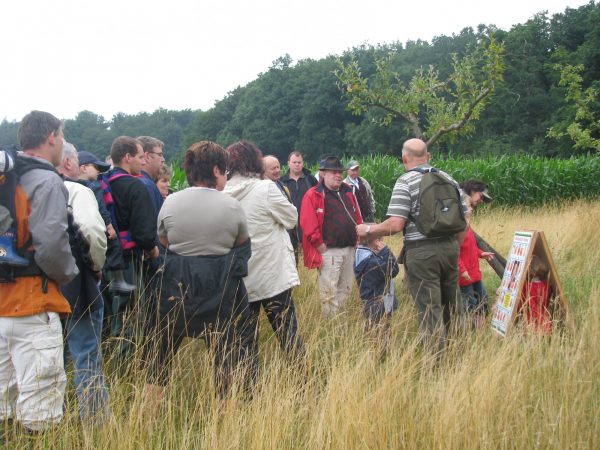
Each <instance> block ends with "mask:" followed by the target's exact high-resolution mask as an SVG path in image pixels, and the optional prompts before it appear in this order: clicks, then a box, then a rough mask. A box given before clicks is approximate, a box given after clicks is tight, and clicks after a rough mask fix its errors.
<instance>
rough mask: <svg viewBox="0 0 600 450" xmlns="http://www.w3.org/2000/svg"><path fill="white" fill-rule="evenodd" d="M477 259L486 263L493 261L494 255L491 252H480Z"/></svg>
mask: <svg viewBox="0 0 600 450" xmlns="http://www.w3.org/2000/svg"><path fill="white" fill-rule="evenodd" d="M479 257H480V258H483V259H485V260H486V261H491V260H492V259H494V254H493V253H492V252H481V255H479Z"/></svg>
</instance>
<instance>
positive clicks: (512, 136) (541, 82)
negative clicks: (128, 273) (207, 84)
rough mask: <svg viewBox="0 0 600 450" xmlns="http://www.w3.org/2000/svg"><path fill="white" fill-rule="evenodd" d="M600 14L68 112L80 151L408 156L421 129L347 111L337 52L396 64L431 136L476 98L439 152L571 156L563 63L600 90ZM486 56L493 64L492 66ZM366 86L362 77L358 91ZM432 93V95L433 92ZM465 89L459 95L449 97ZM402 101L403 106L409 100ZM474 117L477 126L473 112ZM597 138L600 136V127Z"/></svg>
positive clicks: (379, 113)
mask: <svg viewBox="0 0 600 450" xmlns="http://www.w3.org/2000/svg"><path fill="white" fill-rule="evenodd" d="M598 23H600V3H599V2H597V1H590V2H589V3H588V4H586V5H582V6H580V7H578V8H567V9H565V11H564V12H562V13H558V14H554V15H548V14H546V13H542V14H536V15H535V16H534V17H532V18H531V19H530V20H528V21H526V22H525V23H523V24H519V25H515V26H514V27H512V28H511V29H510V30H506V31H505V30H498V29H496V28H494V27H492V26H485V25H480V26H479V27H478V28H477V29H475V30H474V29H473V28H464V29H463V30H460V31H459V32H458V33H456V34H452V35H450V36H436V37H434V38H433V39H432V40H431V42H426V41H421V40H417V41H408V42H406V43H399V42H393V43H386V44H382V45H376V46H371V45H361V46H357V47H355V48H353V49H352V50H350V51H348V52H344V53H343V54H341V55H339V56H328V57H326V58H324V59H320V60H317V61H314V60H310V59H307V60H301V61H297V62H294V61H292V58H291V57H290V56H289V55H285V56H283V57H281V58H278V59H277V60H276V61H274V62H273V64H272V66H271V67H270V68H269V69H268V70H267V71H266V72H264V73H262V74H260V75H259V76H258V77H257V79H256V80H254V81H252V82H250V83H248V84H247V85H246V86H240V87H236V88H235V89H233V90H232V91H231V92H229V93H228V94H227V95H226V96H225V98H223V99H221V100H220V101H217V102H216V103H215V105H214V107H213V108H211V109H209V110H207V111H190V110H184V111H169V110H165V109H159V110H157V111H155V112H153V113H140V114H135V115H126V114H116V115H115V116H114V117H112V118H111V119H108V118H103V117H102V116H98V115H96V114H95V113H93V112H90V111H82V112H81V113H79V115H78V116H77V117H76V118H75V119H71V120H67V121H65V135H66V138H67V140H69V141H71V142H73V143H74V144H75V145H76V146H77V147H78V148H80V149H85V150H89V151H91V152H92V153H95V154H96V155H97V156H99V157H104V156H105V155H106V154H108V152H109V149H110V144H111V143H112V140H113V139H114V138H115V137H116V136H118V135H130V136H139V135H151V136H155V137H157V138H159V139H161V140H162V141H164V142H165V144H166V145H165V153H166V155H167V157H168V159H169V160H172V159H174V158H176V157H177V156H179V155H181V154H182V152H183V151H184V150H185V149H186V148H187V147H188V146H189V145H190V144H192V143H193V142H196V141H199V140H212V141H216V142H218V143H219V144H221V145H224V146H227V145H229V144H231V143H232V142H234V141H236V140H239V139H242V138H244V139H250V140H253V141H255V142H256V144H257V145H258V146H259V148H261V149H262V150H263V151H264V152H265V153H272V154H274V155H276V156H278V157H279V158H280V160H281V161H282V162H283V161H285V160H286V159H287V155H288V154H289V152H290V151H291V150H300V151H302V152H303V153H304V154H305V155H306V159H308V160H310V161H316V160H319V159H320V158H321V157H323V156H325V155H328V154H349V153H352V154H360V155H367V154H371V153H373V154H375V153H379V154H382V153H387V154H392V155H394V154H395V155H399V152H400V149H401V146H402V142H403V141H404V140H406V139H407V138H408V137H409V134H413V135H415V134H416V133H415V132H414V131H413V130H409V131H408V132H407V130H406V128H407V127H406V123H409V122H406V121H400V120H392V121H391V122H390V123H389V125H388V126H387V127H381V126H379V125H378V124H379V123H382V122H385V121H386V117H388V113H389V111H386V110H385V109H381V108H379V110H375V109H370V110H368V111H366V112H364V113H362V114H360V115H358V116H357V115H353V114H352V113H351V111H350V110H348V109H347V108H346V106H347V105H348V101H349V99H348V98H341V94H340V91H339V89H338V88H337V86H336V81H337V78H336V76H335V73H334V72H335V71H336V69H338V70H339V66H338V65H337V61H338V59H339V60H340V61H341V62H342V63H343V64H344V66H346V67H347V66H349V65H351V64H353V62H354V63H356V64H357V67H359V68H360V76H361V77H362V79H364V80H372V81H374V80H375V78H376V74H377V71H378V68H380V69H381V68H383V67H386V68H387V69H389V74H394V77H389V78H387V79H386V78H385V77H384V78H382V79H381V86H382V89H383V90H384V91H385V89H384V88H386V87H390V88H392V87H395V86H403V87H404V91H403V90H402V89H397V90H393V91H392V92H391V93H392V94H394V95H397V96H398V98H399V101H400V100H403V101H404V103H406V105H408V106H411V107H412V108H414V107H415V106H414V105H415V104H417V103H418V102H419V101H421V102H422V103H421V104H420V105H421V107H420V109H419V110H418V114H417V113H416V112H415V113H414V116H415V117H414V121H415V122H416V123H418V124H419V127H424V128H423V129H422V130H421V131H422V132H424V134H425V135H426V136H427V137H432V136H428V135H427V132H428V131H430V130H432V129H435V128H441V129H444V128H445V127H447V128H449V127H452V125H453V124H457V123H458V124H459V125H460V123H461V122H460V120H459V119H457V118H460V117H462V118H465V117H466V116H467V115H468V112H469V110H470V109H469V108H470V107H471V106H473V105H475V106H474V108H473V111H472V114H471V116H469V117H468V119H469V120H467V121H465V122H464V124H463V125H462V128H461V129H460V131H461V132H460V133H458V134H457V133H446V134H445V135H444V136H445V137H444V136H442V139H439V140H438V141H437V142H438V147H439V148H438V149H436V151H437V152H438V153H443V154H450V153H452V154H455V155H456V154H463V155H472V156H474V155H487V154H495V155H508V154H514V153H519V152H526V153H529V154H534V155H539V156H560V157H568V156H570V155H576V154H581V153H585V151H586V150H584V149H580V148H578V147H575V145H574V142H573V140H572V139H571V138H570V136H569V135H568V132H567V128H568V127H569V125H571V124H572V123H573V121H574V117H575V113H576V107H575V106H574V103H573V102H572V101H569V100H567V99H566V98H565V88H563V87H560V86H558V82H559V79H560V73H559V72H557V71H556V70H555V68H554V66H555V64H561V65H562V66H565V65H571V66H578V65H583V71H582V72H580V76H581V78H582V83H581V87H582V93H583V92H584V90H585V89H588V88H592V89H594V90H596V92H597V91H598V89H600V27H599V26H598ZM487 36H493V37H494V40H493V43H494V45H495V46H497V49H496V50H498V49H500V48H501V49H503V52H504V53H503V64H504V66H505V70H504V73H503V77H502V78H503V79H500V78H499V77H492V78H489V79H488V78H487V77H486V76H483V75H485V74H489V73H495V74H497V75H499V74H500V71H499V69H500V67H499V63H500V59H499V56H500V53H495V55H496V56H495V57H494V58H492V59H486V58H483V59H482V58H480V57H481V56H485V51H486V49H487V48H488V47H486V46H487V45H488V44H490V43H491V42H492V41H490V40H489V39H488V38H487ZM486 61H488V62H489V64H490V65H491V66H486V65H485V64H486ZM431 67H433V68H435V70H433V69H431ZM477 74H479V75H482V76H478V75H477ZM486 80H489V81H490V84H492V83H493V88H494V94H493V96H490V95H489V94H488V95H487V96H485V97H484V99H483V102H484V103H486V105H485V109H484V108H483V103H476V102H475V100H476V99H477V98H478V96H479V95H480V94H482V93H485V92H486V82H487V81H486ZM364 87H365V86H363V85H361V84H360V83H359V84H358V88H360V89H363V88H364ZM366 87H369V85H368V83H367V85H366ZM488 87H490V86H488ZM351 89H354V88H353V87H352V85H351ZM427 90H430V91H432V92H435V95H433V96H432V95H425V94H426V93H427ZM457 92H461V93H462V94H461V96H459V97H456V95H454V96H453V95H452V93H454V94H456V93H457ZM191 95H193V92H192V93H191ZM423 99H428V100H427V101H424V100H423ZM400 103H402V102H400ZM404 103H402V104H401V105H400V106H397V108H399V109H401V108H404V107H406V106H405V105H404ZM392 106H393V105H392ZM588 106H589V108H590V110H592V111H598V110H599V109H600V108H599V106H598V105H597V104H589V102H588ZM413 111H415V110H414V109H413ZM596 117H597V116H596ZM475 118H477V122H476V128H473V126H472V124H473V123H474V122H471V120H472V119H475ZM457 120H459V121H458V122H457ZM423 124H424V125H423ZM18 125H19V124H18V123H17V122H9V121H6V120H4V121H2V122H0V145H11V144H15V143H16V132H17V128H18ZM553 127H558V128H557V129H558V130H559V131H561V132H563V133H565V134H564V135H563V136H562V137H560V138H558V139H554V138H552V137H549V136H547V131H548V130H549V129H550V128H553ZM585 129H587V126H586V124H585V121H583V122H581V126H580V128H573V127H572V128H571V133H572V134H574V135H579V136H580V141H581V142H584V141H585V140H586V139H587V137H586V135H584V134H582V133H584V131H583V130H585ZM450 135H452V137H450V138H449V136H450ZM590 137H591V138H594V139H597V138H598V136H597V135H595V134H594V132H592V133H591V134H590ZM581 138H583V140H581Z"/></svg>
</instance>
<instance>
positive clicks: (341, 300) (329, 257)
mask: <svg viewBox="0 0 600 450" xmlns="http://www.w3.org/2000/svg"><path fill="white" fill-rule="evenodd" d="M354 252H355V249H354V247H343V248H328V249H327V251H326V252H325V253H323V255H322V256H323V265H322V266H321V267H320V269H319V291H320V294H321V304H322V310H321V311H322V313H323V315H324V316H331V315H334V314H337V313H338V312H340V310H341V309H342V308H343V307H344V305H345V304H346V300H347V299H348V296H349V295H350V290H351V289H352V284H353V283H354Z"/></svg>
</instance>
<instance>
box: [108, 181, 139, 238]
mask: <svg viewBox="0 0 600 450" xmlns="http://www.w3.org/2000/svg"><path fill="white" fill-rule="evenodd" d="M123 177H131V178H136V177H134V176H133V175H131V174H129V173H115V174H113V175H111V176H108V175H102V178H101V184H102V196H103V198H104V203H105V204H106V209H107V210H108V212H109V213H110V221H111V223H112V225H113V228H114V229H115V231H117V233H119V241H120V242H121V248H122V249H123V250H132V249H134V248H136V247H137V243H136V242H135V240H134V239H133V235H132V234H131V231H129V230H120V229H119V226H118V224H117V210H116V208H115V199H114V198H113V195H112V188H111V183H112V182H113V181H115V180H118V179H119V178H123Z"/></svg>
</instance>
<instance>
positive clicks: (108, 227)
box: [106, 223, 117, 241]
mask: <svg viewBox="0 0 600 450" xmlns="http://www.w3.org/2000/svg"><path fill="white" fill-rule="evenodd" d="M106 234H107V235H108V238H109V239H110V240H111V241H112V240H113V239H114V238H116V237H117V232H116V231H115V229H114V227H113V226H112V223H109V224H108V225H106Z"/></svg>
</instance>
